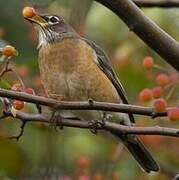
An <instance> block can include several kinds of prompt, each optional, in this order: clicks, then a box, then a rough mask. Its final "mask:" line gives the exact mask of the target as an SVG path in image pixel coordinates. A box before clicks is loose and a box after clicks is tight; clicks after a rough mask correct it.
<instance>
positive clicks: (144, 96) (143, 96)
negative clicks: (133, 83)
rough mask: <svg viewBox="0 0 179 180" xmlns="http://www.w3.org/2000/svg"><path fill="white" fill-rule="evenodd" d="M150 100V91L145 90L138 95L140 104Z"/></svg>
mask: <svg viewBox="0 0 179 180" xmlns="http://www.w3.org/2000/svg"><path fill="white" fill-rule="evenodd" d="M151 99H152V90H150V89H148V88H146V89H143V90H142V91H141V92H140V93H139V100H140V101H141V102H146V101H150V100H151Z"/></svg>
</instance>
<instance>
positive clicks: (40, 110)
mask: <svg viewBox="0 0 179 180" xmlns="http://www.w3.org/2000/svg"><path fill="white" fill-rule="evenodd" d="M36 108H37V111H38V113H39V114H42V106H41V105H40V104H36Z"/></svg>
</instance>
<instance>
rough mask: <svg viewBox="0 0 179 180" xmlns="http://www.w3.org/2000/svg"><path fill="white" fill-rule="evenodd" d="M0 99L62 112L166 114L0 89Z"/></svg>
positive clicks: (145, 109) (150, 110)
mask: <svg viewBox="0 0 179 180" xmlns="http://www.w3.org/2000/svg"><path fill="white" fill-rule="evenodd" d="M0 97H6V98H10V99H18V100H21V101H25V102H30V103H34V104H38V105H44V106H49V107H51V108H54V109H63V110H101V111H111V112H121V113H132V114H139V115H145V116H151V117H153V118H155V117H162V116H166V115H167V112H162V113H157V112H155V111H154V110H153V109H152V108H150V107H143V106H136V105H126V104H115V103H106V102H105V103H103V102H96V101H87V102H84V101H82V102H76V101H75V102H74V101H72V102H70V101H56V100H54V99H50V98H46V97H42V96H35V95H30V94H27V93H22V92H16V91H10V90H5V89H1V88H0Z"/></svg>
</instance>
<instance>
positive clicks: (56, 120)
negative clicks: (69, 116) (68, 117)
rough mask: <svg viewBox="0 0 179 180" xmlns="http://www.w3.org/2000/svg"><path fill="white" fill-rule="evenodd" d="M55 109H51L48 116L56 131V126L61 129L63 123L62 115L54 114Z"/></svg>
mask: <svg viewBox="0 0 179 180" xmlns="http://www.w3.org/2000/svg"><path fill="white" fill-rule="evenodd" d="M56 113H57V111H53V112H52V114H51V117H50V120H49V122H50V126H51V127H53V128H54V129H55V130H56V131H57V127H59V129H63V125H62V123H61V122H62V120H63V117H62V116H61V115H60V114H59V113H58V114H56Z"/></svg>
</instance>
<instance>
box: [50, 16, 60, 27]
mask: <svg viewBox="0 0 179 180" xmlns="http://www.w3.org/2000/svg"><path fill="white" fill-rule="evenodd" d="M59 21H60V19H59V18H58V17H57V16H50V17H49V23H50V24H52V25H53V24H58V23H59Z"/></svg>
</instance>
